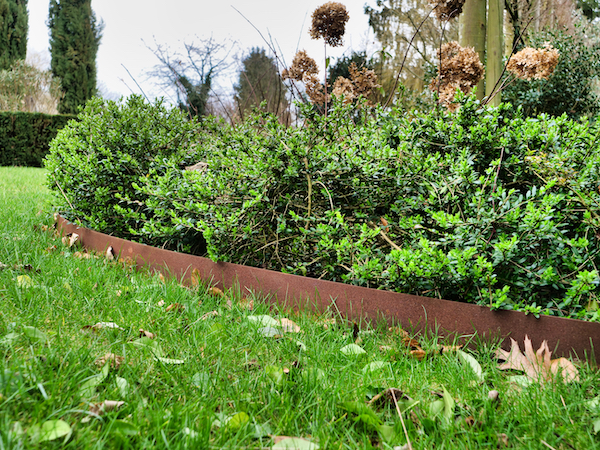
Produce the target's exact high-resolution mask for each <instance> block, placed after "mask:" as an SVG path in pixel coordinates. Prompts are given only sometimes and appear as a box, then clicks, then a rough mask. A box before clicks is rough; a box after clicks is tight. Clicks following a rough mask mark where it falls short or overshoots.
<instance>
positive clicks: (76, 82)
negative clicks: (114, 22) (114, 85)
mask: <svg viewBox="0 0 600 450" xmlns="http://www.w3.org/2000/svg"><path fill="white" fill-rule="evenodd" d="M48 26H49V27H50V54H51V56H52V60H51V63H50V68H51V70H52V74H53V75H54V76H55V77H57V78H59V79H60V82H61V86H62V90H63V92H64V97H63V98H62V100H61V102H60V104H59V105H58V110H59V112H60V113H62V114H75V113H77V111H78V107H79V106H82V105H84V104H85V102H86V101H87V100H89V99H90V98H92V97H93V96H94V95H96V92H97V90H96V54H97V53H98V47H99V46H100V38H101V37H102V23H98V22H97V21H96V16H95V15H94V12H93V11H92V0H50V13H49V19H48Z"/></svg>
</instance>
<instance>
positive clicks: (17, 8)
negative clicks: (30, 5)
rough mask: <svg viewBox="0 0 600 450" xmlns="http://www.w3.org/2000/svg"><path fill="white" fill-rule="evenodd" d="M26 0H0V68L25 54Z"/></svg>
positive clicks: (27, 16) (27, 19) (26, 29)
mask: <svg viewBox="0 0 600 450" xmlns="http://www.w3.org/2000/svg"><path fill="white" fill-rule="evenodd" d="M28 23H29V15H28V13H27V0H0V70H4V69H9V68H10V67H11V66H12V64H13V63H14V62H15V61H17V60H20V59H25V57H26V56H27V31H28Z"/></svg>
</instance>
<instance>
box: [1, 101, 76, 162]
mask: <svg viewBox="0 0 600 450" xmlns="http://www.w3.org/2000/svg"><path fill="white" fill-rule="evenodd" d="M75 118H76V116H70V115H50V114H43V113H29V112H15V111H1V112H0V166H28V167H42V160H43V159H44V156H46V154H47V153H48V149H49V147H50V142H51V141H52V139H54V138H55V137H56V134H57V133H58V131H59V130H60V129H61V128H63V127H64V126H65V125H66V124H67V122H68V121H69V120H72V119H75Z"/></svg>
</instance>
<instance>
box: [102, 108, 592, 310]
mask: <svg viewBox="0 0 600 450" xmlns="http://www.w3.org/2000/svg"><path fill="white" fill-rule="evenodd" d="M460 101H461V107H460V108H459V109H458V111H457V112H456V113H447V112H445V111H440V110H433V111H431V112H430V113H427V114H416V115H415V116H413V117H407V116H406V115H405V114H402V113H399V112H395V111H384V110H379V109H375V110H370V109H368V108H366V107H364V105H363V106H362V107H358V108H357V107H352V106H344V105H342V104H337V103H336V104H334V105H333V107H332V109H331V111H330V112H329V114H328V116H327V117H324V116H321V115H318V114H316V113H314V111H312V110H311V109H310V108H308V107H306V108H304V110H303V114H304V117H305V120H304V123H303V125H302V126H298V127H285V126H283V125H281V124H280V123H279V122H278V121H277V119H276V118H274V117H272V116H269V115H266V114H258V115H256V116H254V118H253V119H252V120H250V121H247V122H246V123H244V124H241V125H237V126H234V127H230V126H226V125H223V124H218V123H217V122H212V121H210V120H207V121H206V122H205V123H204V124H203V128H202V132H201V135H200V136H199V137H198V145H197V146H195V147H193V146H192V147H191V150H192V151H191V152H190V153H188V154H187V156H188V159H187V160H186V161H185V164H184V163H183V162H182V159H181V154H180V155H179V156H178V157H173V158H169V159H166V160H164V161H163V163H161V164H159V165H154V166H151V167H148V170H147V172H146V173H144V174H139V175H138V177H137V180H136V181H135V182H132V184H131V187H132V189H130V190H128V191H127V194H126V195H125V194H123V195H122V196H121V201H120V202H119V204H118V208H119V211H120V212H122V214H123V218H124V220H126V221H127V223H129V224H133V225H132V226H131V227H130V228H129V230H128V233H129V234H131V235H137V236H138V239H140V240H144V241H154V242H157V243H160V242H162V245H172V244H169V243H173V242H183V241H182V239H181V237H182V236H186V235H187V236H189V235H190V234H192V235H194V233H201V234H202V236H203V237H204V239H205V240H206V244H207V249H206V251H207V254H208V256H209V257H211V258H212V259H214V260H221V261H233V262H237V263H241V264H247V265H253V266H257V267H264V268H268V269H273V270H281V271H285V272H289V273H296V274H301V275H306V276H311V277H321V278H326V279H331V280H335V281H343V282H347V283H352V284H356V285H361V286H368V287H374V288H381V289H389V290H395V291H400V292H406V293H413V294H418V295H426V296H435V297H441V298H446V299H451V300H458V301H467V302H473V303H478V304H482V305H487V306H489V307H491V308H494V309H517V310H522V311H526V312H531V313H533V314H542V313H543V314H553V315H559V316H566V317H573V318H583V319H587V320H599V319H600V317H599V313H598V301H597V296H598V292H599V286H598V285H599V283H600V276H599V274H598V269H597V267H598V263H599V262H600V260H599V258H598V254H599V252H600V250H599V247H598V239H599V238H600V229H599V227H600V193H599V191H598V188H599V180H600V177H599V176H598V175H599V174H598V171H599V170H600V161H599V154H598V151H597V148H598V139H599V135H600V127H599V126H598V125H596V123H595V122H591V121H587V120H585V119H584V120H581V121H578V122H575V121H572V120H570V119H568V118H567V117H566V116H561V117H549V116H544V115H541V116H539V117H536V118H525V117H523V115H522V114H521V111H520V110H518V109H517V110H515V109H513V108H512V107H511V106H510V105H507V104H503V105H501V106H500V107H497V108H489V107H482V106H481V105H480V104H479V102H478V101H477V100H476V99H475V98H472V97H468V98H462V99H461V100H460ZM191 160H193V162H202V163H204V164H203V166H202V170H184V169H183V166H184V165H186V164H188V163H189V162H190V161H191ZM140 204H143V205H144V206H143V207H140ZM96 214H98V216H99V217H102V218H103V219H102V220H106V219H105V218H106V214H105V213H103V212H102V211H98V212H96ZM181 248H182V249H184V250H186V251H191V252H193V251H194V248H193V246H192V244H191V243H190V242H188V243H185V242H184V243H182V244H181Z"/></svg>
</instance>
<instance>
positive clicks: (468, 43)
mask: <svg viewBox="0 0 600 450" xmlns="http://www.w3.org/2000/svg"><path fill="white" fill-rule="evenodd" d="M485 12H486V0H466V2H465V5H464V6H463V12H462V14H461V15H460V16H459V19H458V20H459V24H458V43H459V44H460V45H461V46H462V47H473V48H474V49H475V51H476V52H477V54H478V55H479V59H480V61H481V63H482V64H485V35H486V19H485ZM484 93H485V91H484V84H483V80H481V81H480V82H479V83H478V84H477V98H479V99H482V98H483V95H484Z"/></svg>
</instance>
